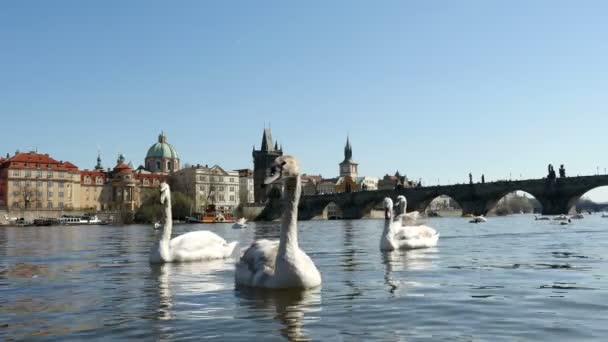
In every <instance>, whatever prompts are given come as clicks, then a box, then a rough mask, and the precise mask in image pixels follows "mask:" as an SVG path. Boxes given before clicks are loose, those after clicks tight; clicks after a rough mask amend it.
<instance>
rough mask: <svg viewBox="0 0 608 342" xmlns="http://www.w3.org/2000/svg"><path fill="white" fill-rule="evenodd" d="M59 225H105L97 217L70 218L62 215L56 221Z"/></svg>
mask: <svg viewBox="0 0 608 342" xmlns="http://www.w3.org/2000/svg"><path fill="white" fill-rule="evenodd" d="M57 221H58V222H59V224H65V225H89V224H91V225H92V224H105V222H104V221H102V220H100V219H99V218H98V217H97V215H84V216H70V215H63V216H61V217H60V218H58V219H57Z"/></svg>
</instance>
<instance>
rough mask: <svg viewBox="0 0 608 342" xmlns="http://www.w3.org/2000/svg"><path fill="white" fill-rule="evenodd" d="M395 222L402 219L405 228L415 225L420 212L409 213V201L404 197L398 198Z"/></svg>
mask: <svg viewBox="0 0 608 342" xmlns="http://www.w3.org/2000/svg"><path fill="white" fill-rule="evenodd" d="M395 216H396V217H395V220H397V219H400V220H401V223H402V225H403V226H410V225H414V224H415V223H416V221H418V218H419V217H420V213H419V212H418V211H412V212H411V213H408V212H407V199H406V198H405V196H403V195H399V196H397V211H396V215H395Z"/></svg>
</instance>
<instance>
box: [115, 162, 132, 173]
mask: <svg viewBox="0 0 608 342" xmlns="http://www.w3.org/2000/svg"><path fill="white" fill-rule="evenodd" d="M123 170H131V168H130V167H129V165H127V164H125V163H119V164H116V166H114V171H123Z"/></svg>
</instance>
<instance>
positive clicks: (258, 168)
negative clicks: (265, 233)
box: [252, 128, 283, 203]
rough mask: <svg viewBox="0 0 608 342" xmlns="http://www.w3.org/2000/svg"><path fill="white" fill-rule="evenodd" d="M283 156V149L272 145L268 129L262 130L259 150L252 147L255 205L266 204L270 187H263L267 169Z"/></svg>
mask: <svg viewBox="0 0 608 342" xmlns="http://www.w3.org/2000/svg"><path fill="white" fill-rule="evenodd" d="M282 155H283V148H282V147H280V146H279V144H278V142H275V144H274V145H273V144H272V133H271V131H270V128H266V129H264V134H263V136H262V145H261V146H260V149H259V150H256V149H255V146H254V147H253V152H252V156H253V186H254V191H253V192H254V201H255V203H266V201H267V200H268V193H269V192H270V189H271V188H272V187H271V186H267V187H264V186H263V185H264V179H265V178H266V176H267V174H266V172H267V169H268V168H269V167H270V165H271V164H272V162H273V161H274V160H275V159H276V158H277V157H279V156H282Z"/></svg>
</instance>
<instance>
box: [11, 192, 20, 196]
mask: <svg viewBox="0 0 608 342" xmlns="http://www.w3.org/2000/svg"><path fill="white" fill-rule="evenodd" d="M20 194H21V193H20V192H19V191H13V196H15V197H17V196H19V195H20Z"/></svg>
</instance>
